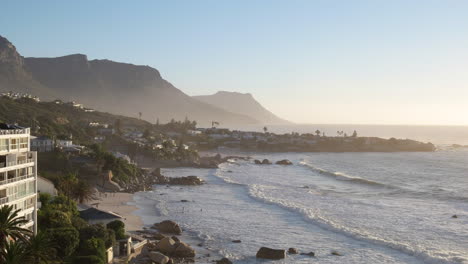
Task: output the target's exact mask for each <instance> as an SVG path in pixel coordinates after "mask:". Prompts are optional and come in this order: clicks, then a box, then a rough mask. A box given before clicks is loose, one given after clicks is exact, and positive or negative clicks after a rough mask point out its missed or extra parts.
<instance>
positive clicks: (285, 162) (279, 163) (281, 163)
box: [276, 159, 293, 165]
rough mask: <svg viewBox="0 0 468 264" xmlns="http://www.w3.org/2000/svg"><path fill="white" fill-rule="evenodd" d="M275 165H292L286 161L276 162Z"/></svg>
mask: <svg viewBox="0 0 468 264" xmlns="http://www.w3.org/2000/svg"><path fill="white" fill-rule="evenodd" d="M276 164H277V165H293V163H292V162H291V161H289V160H287V159H284V160H279V161H277V162H276Z"/></svg>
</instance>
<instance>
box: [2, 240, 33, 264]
mask: <svg viewBox="0 0 468 264" xmlns="http://www.w3.org/2000/svg"><path fill="white" fill-rule="evenodd" d="M0 249H1V252H0V263H3V264H25V263H28V262H27V260H28V255H27V254H28V253H27V251H26V246H25V244H24V243H22V242H10V243H7V244H5V245H4V246H3V247H1V248H0Z"/></svg>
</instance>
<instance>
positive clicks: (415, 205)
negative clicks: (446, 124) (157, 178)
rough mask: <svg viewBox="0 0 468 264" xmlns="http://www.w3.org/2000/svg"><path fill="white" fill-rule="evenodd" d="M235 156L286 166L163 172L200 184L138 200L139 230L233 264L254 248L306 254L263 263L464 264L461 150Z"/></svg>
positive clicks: (465, 184)
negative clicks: (173, 234)
mask: <svg viewBox="0 0 468 264" xmlns="http://www.w3.org/2000/svg"><path fill="white" fill-rule="evenodd" d="M447 142H448V141H447ZM450 143H459V144H464V142H461V141H455V142H450ZM447 144H448V143H447ZM238 154H240V155H246V156H247V155H249V156H251V157H253V158H256V159H264V158H267V159H269V160H271V161H273V162H274V161H278V160H281V159H289V160H291V161H292V162H293V165H291V166H281V165H255V164H253V162H252V160H250V161H241V160H230V161H229V162H227V163H224V164H221V165H220V167H219V168H218V169H193V168H174V169H163V170H162V173H163V174H164V175H166V176H171V177H179V176H188V175H197V176H199V177H201V178H203V179H204V180H205V181H206V182H207V183H206V184H205V185H202V186H195V187H185V186H169V187H167V186H155V189H154V190H153V191H149V192H140V193H137V194H136V195H135V203H136V204H137V206H138V207H139V208H140V210H139V211H137V213H138V214H140V215H141V216H142V218H143V220H144V222H145V224H147V225H151V224H153V223H154V222H156V221H161V220H165V219H172V220H175V221H177V222H179V223H180V224H181V225H182V226H183V228H184V229H185V230H186V233H188V234H191V235H192V236H194V237H196V238H198V239H199V240H200V241H201V243H202V244H203V248H209V249H210V250H212V251H213V252H217V253H218V255H219V256H221V255H222V256H226V257H228V258H229V259H231V260H233V261H234V262H235V263H260V262H259V260H257V259H256V258H255V254H256V252H257V250H258V249H259V248H260V247H262V246H266V247H271V248H279V249H288V248H290V247H294V248H297V249H298V250H299V251H300V252H303V253H308V252H314V253H315V257H309V256H303V255H288V257H287V259H285V260H281V261H274V262H271V263H369V264H370V263H468V228H467V226H468V175H467V172H468V149H467V148H449V147H445V148H440V149H439V150H438V151H436V152H424V153H423V152H412V153H404V152H397V153H274V154H271V153H270V154H268V153H238ZM181 200H188V201H189V202H184V203H182V202H181ZM453 215H457V218H453V217H452V216H453ZM233 240H241V241H242V243H233V242H232V241H233ZM332 251H336V252H339V253H340V254H341V255H342V256H336V255H333V254H331V252H332Z"/></svg>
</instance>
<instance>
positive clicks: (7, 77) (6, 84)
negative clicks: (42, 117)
mask: <svg viewBox="0 0 468 264" xmlns="http://www.w3.org/2000/svg"><path fill="white" fill-rule="evenodd" d="M7 91H17V92H23V93H33V92H34V93H36V92H37V93H41V94H43V96H44V97H49V96H53V93H52V91H50V90H49V89H47V87H44V86H42V85H41V84H39V83H38V82H37V81H35V80H34V79H33V78H32V76H31V75H30V74H29V73H28V72H27V71H25V69H24V59H23V57H21V55H20V54H19V53H18V52H17V51H16V48H15V46H14V45H13V44H12V43H11V42H10V41H8V40H7V39H6V38H4V37H2V36H0V92H7Z"/></svg>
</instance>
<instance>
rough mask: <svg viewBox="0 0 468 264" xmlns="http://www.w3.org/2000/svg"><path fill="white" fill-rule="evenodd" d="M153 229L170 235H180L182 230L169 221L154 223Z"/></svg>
mask: <svg viewBox="0 0 468 264" xmlns="http://www.w3.org/2000/svg"><path fill="white" fill-rule="evenodd" d="M154 228H157V229H158V230H159V231H161V232H163V233H170V234H176V235H180V234H182V228H180V226H179V224H177V223H176V222H174V221H171V220H165V221H162V222H161V223H156V224H154Z"/></svg>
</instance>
